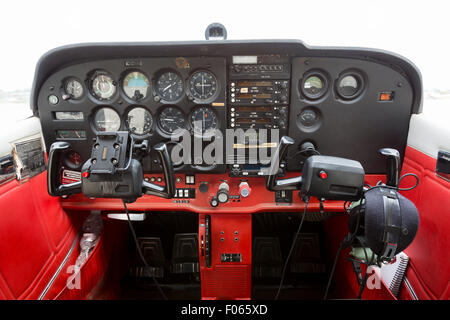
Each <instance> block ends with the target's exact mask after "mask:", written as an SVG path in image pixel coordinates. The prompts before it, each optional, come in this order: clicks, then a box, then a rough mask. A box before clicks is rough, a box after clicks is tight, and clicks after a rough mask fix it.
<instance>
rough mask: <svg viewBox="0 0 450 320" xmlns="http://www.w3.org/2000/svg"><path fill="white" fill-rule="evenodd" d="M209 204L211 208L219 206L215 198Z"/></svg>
mask: <svg viewBox="0 0 450 320" xmlns="http://www.w3.org/2000/svg"><path fill="white" fill-rule="evenodd" d="M209 203H210V204H211V207H217V206H218V205H219V201H217V198H216V197H214V198H212V199H211V201H210V202H209Z"/></svg>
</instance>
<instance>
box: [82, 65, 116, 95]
mask: <svg viewBox="0 0 450 320" xmlns="http://www.w3.org/2000/svg"><path fill="white" fill-rule="evenodd" d="M99 76H107V77H109V78H110V79H111V81H112V84H113V86H114V92H113V93H112V94H111V96H109V97H107V98H103V97H100V96H98V95H97V94H96V93H95V90H94V81H95V79H96V78H97V77H99ZM117 87H118V84H117V81H116V80H114V77H113V76H112V75H111V74H110V73H109V72H107V71H104V70H95V71H94V72H92V73H91V76H90V77H89V81H88V88H89V93H90V94H91V96H92V97H93V98H94V99H96V100H98V101H101V102H105V101H107V102H110V101H112V100H113V99H114V98H115V97H116V96H117V93H118V91H119V90H117Z"/></svg>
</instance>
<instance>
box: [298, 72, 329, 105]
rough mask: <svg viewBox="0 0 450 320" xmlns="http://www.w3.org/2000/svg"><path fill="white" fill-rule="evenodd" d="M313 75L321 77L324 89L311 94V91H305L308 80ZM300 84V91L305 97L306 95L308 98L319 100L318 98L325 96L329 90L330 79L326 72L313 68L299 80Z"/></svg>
mask: <svg viewBox="0 0 450 320" xmlns="http://www.w3.org/2000/svg"><path fill="white" fill-rule="evenodd" d="M311 77H317V78H319V79H320V81H322V89H321V90H320V91H319V92H317V93H315V94H311V93H309V92H307V91H305V83H306V80H308V79H309V78H311ZM299 85H300V88H299V89H300V92H301V94H302V95H303V97H305V98H306V99H308V100H318V99H320V98H322V97H323V96H325V94H326V93H327V92H328V88H329V81H328V77H327V75H326V73H325V72H323V71H320V70H311V71H308V72H306V73H305V74H304V76H303V78H302V79H301V81H300V82H299Z"/></svg>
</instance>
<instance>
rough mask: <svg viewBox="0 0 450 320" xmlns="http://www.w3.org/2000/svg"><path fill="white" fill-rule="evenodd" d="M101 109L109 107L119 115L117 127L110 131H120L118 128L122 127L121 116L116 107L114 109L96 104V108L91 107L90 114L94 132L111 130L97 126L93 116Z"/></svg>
mask: <svg viewBox="0 0 450 320" xmlns="http://www.w3.org/2000/svg"><path fill="white" fill-rule="evenodd" d="M102 109H111V110H112V111H114V112H115V113H116V114H117V116H118V117H119V128H118V129H117V130H114V131H112V132H116V131H120V128H121V127H122V118H121V116H120V113H119V112H118V111H117V110H116V109H114V108H113V107H111V106H109V105H107V106H98V107H97V108H95V109H93V113H92V115H91V125H92V128H93V130H94V132H97V133H98V132H111V131H102V130H99V128H98V127H97V123H96V121H95V117H96V115H97V113H98V112H99V111H100V110H102Z"/></svg>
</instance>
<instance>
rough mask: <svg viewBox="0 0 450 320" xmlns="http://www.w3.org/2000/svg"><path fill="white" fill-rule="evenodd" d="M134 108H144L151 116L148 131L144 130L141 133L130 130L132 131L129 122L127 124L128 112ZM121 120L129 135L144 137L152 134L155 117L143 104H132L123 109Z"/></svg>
mask: <svg viewBox="0 0 450 320" xmlns="http://www.w3.org/2000/svg"><path fill="white" fill-rule="evenodd" d="M135 109H144V110H145V111H147V112H148V113H149V114H150V117H151V119H152V123H151V125H150V128H149V129H148V131H146V132H144V133H142V134H139V133H135V132H132V131H131V130H130V127H129V124H128V114H129V113H130V112H131V111H133V110H135ZM123 121H124V124H125V128H126V129H127V131H128V132H129V133H130V134H131V135H133V136H135V137H139V138H145V137H148V136H151V135H152V134H153V130H154V128H155V117H154V116H153V114H152V112H151V111H150V110H149V109H148V108H146V107H145V106H143V105H132V106H129V107H128V108H127V109H126V110H125V113H124V119H123Z"/></svg>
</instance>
